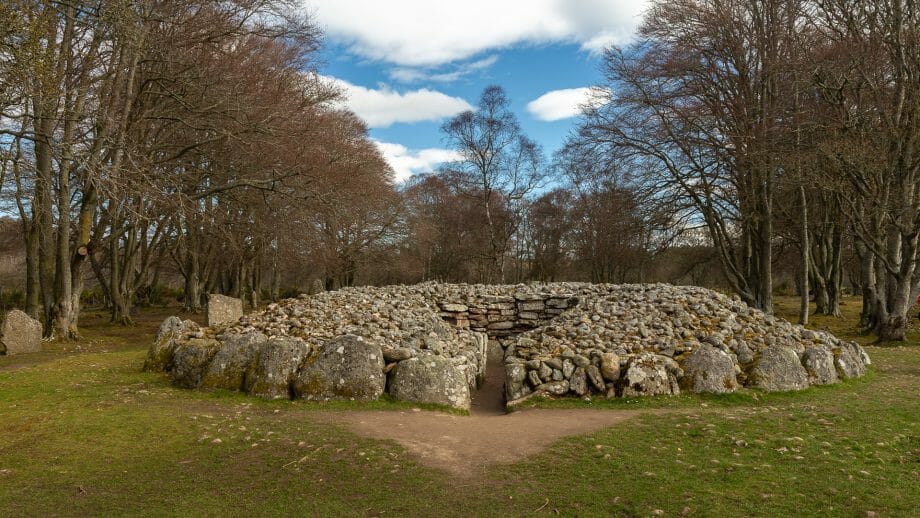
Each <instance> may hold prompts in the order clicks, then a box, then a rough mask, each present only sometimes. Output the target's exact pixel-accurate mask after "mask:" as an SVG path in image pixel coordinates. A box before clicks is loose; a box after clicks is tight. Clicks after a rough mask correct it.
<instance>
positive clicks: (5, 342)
mask: <svg viewBox="0 0 920 518" xmlns="http://www.w3.org/2000/svg"><path fill="white" fill-rule="evenodd" d="M41 350H42V323H41V322H39V321H38V320H35V319H34V318H32V317H30V316H29V315H27V314H26V313H24V312H22V311H19V310H18V309H14V310H12V311H10V312H9V313H7V314H6V315H5V316H4V317H3V325H0V354H7V355H13V354H21V353H35V352H39V351H41Z"/></svg>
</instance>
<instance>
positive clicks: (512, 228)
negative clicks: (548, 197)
mask: <svg viewBox="0 0 920 518" xmlns="http://www.w3.org/2000/svg"><path fill="white" fill-rule="evenodd" d="M441 131H442V132H443V133H444V136H445V138H446V139H447V142H448V143H449V144H450V145H451V146H452V147H453V148H454V149H456V150H457V151H458V152H459V153H460V156H461V158H460V159H459V160H457V161H456V162H452V163H451V164H449V165H447V166H446V167H447V168H449V169H451V170H453V171H454V172H455V173H457V174H458V178H460V179H461V180H462V181H463V183H464V184H465V187H466V192H467V193H468V194H469V195H470V196H474V197H476V198H477V199H478V200H479V207H480V210H481V211H482V213H481V216H482V218H483V225H484V226H485V228H486V230H487V235H488V243H489V249H488V257H487V258H486V259H487V260H488V261H489V262H490V263H491V268H490V271H489V272H488V273H487V276H486V278H485V279H483V280H485V281H487V282H492V281H499V282H504V279H505V266H506V265H505V256H506V254H507V252H508V249H509V244H510V242H511V239H512V236H513V235H514V233H515V232H516V231H517V227H518V225H519V224H520V222H521V218H522V211H523V210H524V204H523V201H524V199H525V197H526V196H527V195H528V194H530V193H531V192H533V191H534V189H536V188H537V187H538V186H540V185H541V184H542V183H543V180H544V178H545V175H546V173H545V170H544V168H543V156H542V152H541V150H540V148H539V147H538V146H537V145H536V144H535V143H534V142H533V141H531V140H530V139H528V138H527V137H526V136H524V134H523V133H522V132H521V129H520V125H519V124H518V121H517V118H516V117H515V115H514V112H512V111H511V106H510V100H509V99H508V97H507V96H506V95H505V91H504V90H503V89H502V88H501V87H499V86H490V87H488V88H486V89H485V90H484V91H483V92H482V96H481V97H480V99H479V103H478V104H477V106H476V110H475V111H472V110H471V111H466V112H464V113H461V114H460V115H457V116H456V117H454V118H453V119H451V120H449V121H448V122H446V123H445V124H444V125H443V126H442V128H441ZM496 203H500V204H503V205H505V206H507V207H508V208H509V211H510V214H511V218H509V219H508V220H506V222H505V225H500V224H499V222H498V221H497V218H496V215H495V214H494V206H495V204H496Z"/></svg>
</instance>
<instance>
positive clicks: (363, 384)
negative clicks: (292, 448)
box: [293, 335, 386, 401]
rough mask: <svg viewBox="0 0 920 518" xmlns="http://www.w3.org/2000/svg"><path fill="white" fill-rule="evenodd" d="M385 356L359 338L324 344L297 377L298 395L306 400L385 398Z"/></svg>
mask: <svg viewBox="0 0 920 518" xmlns="http://www.w3.org/2000/svg"><path fill="white" fill-rule="evenodd" d="M385 386H386V377H385V376H384V375H383V353H382V352H381V350H380V347H379V346H378V345H376V344H373V343H370V342H367V341H365V340H364V339H363V338H361V337H358V336H355V335H345V336H340V337H338V338H334V339H332V340H329V341H328V342H326V343H324V344H323V345H322V346H321V347H320V350H319V354H314V355H313V356H311V357H309V358H307V359H306V361H304V362H303V366H302V367H301V368H300V372H299V373H298V374H297V376H295V377H294V383H293V388H294V394H295V395H297V396H299V397H302V398H304V399H318V400H326V399H354V400H362V401H371V400H374V399H377V398H379V397H380V396H381V395H382V394H383V389H384V387H385Z"/></svg>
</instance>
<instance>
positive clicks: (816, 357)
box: [802, 346, 840, 385]
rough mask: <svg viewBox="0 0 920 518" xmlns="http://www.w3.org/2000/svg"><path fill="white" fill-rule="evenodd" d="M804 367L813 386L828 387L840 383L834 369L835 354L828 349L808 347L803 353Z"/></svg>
mask: <svg viewBox="0 0 920 518" xmlns="http://www.w3.org/2000/svg"><path fill="white" fill-rule="evenodd" d="M802 366H803V367H805V372H806V374H807V375H808V382H809V383H810V384H812V385H828V384H830V383H837V382H838V381H840V380H839V378H838V377H837V370H836V369H835V368H834V353H833V352H832V351H830V350H828V349H827V348H826V347H823V346H817V347H806V348H805V352H804V353H802Z"/></svg>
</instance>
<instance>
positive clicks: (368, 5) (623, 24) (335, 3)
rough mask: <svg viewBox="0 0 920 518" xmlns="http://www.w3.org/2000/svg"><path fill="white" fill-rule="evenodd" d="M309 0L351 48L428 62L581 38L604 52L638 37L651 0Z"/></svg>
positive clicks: (406, 62) (405, 61)
mask: <svg viewBox="0 0 920 518" xmlns="http://www.w3.org/2000/svg"><path fill="white" fill-rule="evenodd" d="M306 5H308V6H309V8H310V9H311V11H313V12H315V13H316V16H317V19H318V21H319V24H320V25H321V26H322V27H323V28H324V29H325V30H326V33H327V34H328V35H329V36H331V37H332V38H334V39H336V40H338V41H340V42H343V43H344V44H345V45H347V46H348V47H349V48H350V50H351V51H352V52H355V53H357V54H360V55H362V56H364V57H367V58H371V59H376V60H381V61H386V62H389V63H395V64H398V65H402V66H407V67H420V66H421V67H424V66H435V65H440V64H444V63H449V62H453V61H457V60H462V59H467V58H470V57H472V56H475V55H477V54H479V53H481V52H484V51H487V50H489V49H499V48H504V47H508V46H511V45H515V44H521V43H524V44H527V43H530V44H539V43H552V42H567V43H578V44H580V45H581V46H582V48H583V49H585V50H588V51H598V50H600V49H602V48H603V47H604V46H606V45H609V44H611V43H622V42H625V41H628V40H629V38H630V37H632V35H633V34H634V32H635V29H636V27H637V26H638V24H639V21H640V16H641V13H642V12H643V10H644V9H645V7H646V0H502V1H495V0H466V1H464V2H457V1H453V2H432V1H430V0H399V1H397V2H382V1H380V0H307V2H306ZM355 13H361V15H360V16H356V15H355Z"/></svg>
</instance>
